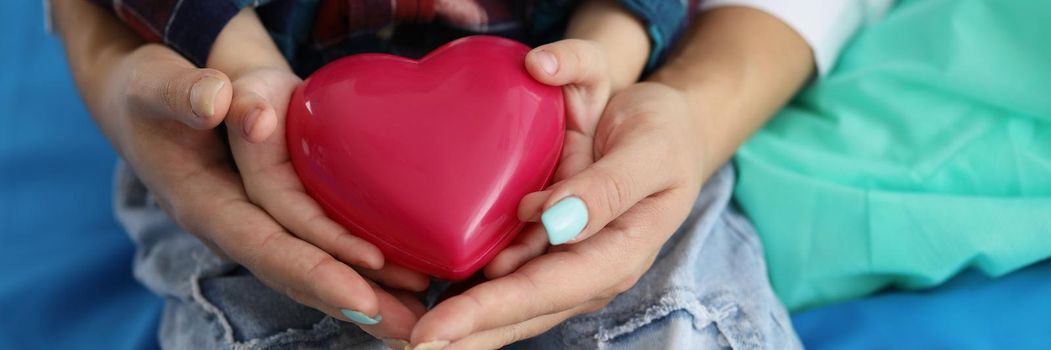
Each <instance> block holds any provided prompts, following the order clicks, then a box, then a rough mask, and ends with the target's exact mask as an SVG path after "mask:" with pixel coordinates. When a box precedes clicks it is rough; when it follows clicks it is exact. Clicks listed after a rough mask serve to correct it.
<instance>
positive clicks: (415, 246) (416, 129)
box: [287, 36, 565, 280]
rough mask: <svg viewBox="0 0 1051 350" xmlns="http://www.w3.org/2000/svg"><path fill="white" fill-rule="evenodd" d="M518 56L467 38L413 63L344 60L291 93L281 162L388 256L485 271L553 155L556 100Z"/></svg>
mask: <svg viewBox="0 0 1051 350" xmlns="http://www.w3.org/2000/svg"><path fill="white" fill-rule="evenodd" d="M528 51H529V48H528V47H526V46H524V45H522V44H520V43H517V42H515V41H511V40H508V39H503V38H497V37H488V36H475V37H469V38H464V39H460V40H457V41H454V42H452V43H449V44H447V45H445V46H442V47H441V48H439V49H437V50H435V51H434V52H431V53H430V54H429V55H427V56H426V57H424V58H423V59H421V60H420V61H418V62H417V61H413V60H410V59H406V58H401V57H396V56H390V55H382V54H361V55H355V56H350V57H346V58H343V59H340V60H337V61H335V62H332V63H330V64H328V65H326V66H325V67H322V68H321V69H319V70H318V71H317V72H315V73H314V74H312V75H311V76H310V77H309V78H308V79H307V80H306V81H305V82H304V83H303V84H302V85H301V86H299V87H298V88H297V89H296V91H295V93H294V94H293V96H292V101H291V103H290V105H289V110H288V121H287V123H288V125H287V137H288V147H289V152H290V154H291V159H292V163H293V164H294V166H295V169H296V172H297V173H298V174H299V178H300V179H301V180H302V181H303V184H304V185H305V186H306V188H307V191H308V192H309V193H310V195H311V196H313V197H314V199H316V200H317V201H318V202H319V203H320V204H321V206H322V207H324V209H325V211H326V212H327V213H328V215H329V216H330V217H331V218H332V219H334V220H336V221H337V222H339V223H340V224H342V225H344V226H345V227H347V228H348V229H349V230H350V231H351V232H352V233H353V234H354V235H357V236H359V237H362V238H364V239H366V240H368V241H369V242H372V243H373V244H375V245H377V246H378V247H379V248H380V249H381V250H382V251H383V253H384V255H385V257H386V259H387V260H388V261H393V262H396V263H399V264H401V265H404V266H407V267H410V268H413V269H416V270H419V271H421V272H424V273H428V274H431V275H434V276H437V277H441V278H446V279H454V280H455V279H463V278H466V277H468V276H470V275H471V274H473V273H474V272H476V271H478V270H479V269H480V268H482V267H483V266H484V265H485V264H486V263H488V262H489V261H490V260H491V259H492V258H493V256H494V255H495V254H496V253H497V252H499V250H500V249H503V247H504V246H506V245H507V243H509V242H510V241H511V239H512V238H514V236H515V235H516V234H517V233H518V231H520V230H521V229H522V226H523V223H522V222H520V221H519V220H518V219H517V215H516V211H517V207H518V203H519V201H520V200H521V199H522V197H523V196H524V195H526V194H527V193H529V192H534V191H538V190H541V189H543V188H544V186H546V185H547V183H548V182H549V181H550V178H551V175H552V173H553V170H554V168H555V165H556V163H557V161H558V158H559V153H560V152H561V149H562V139H563V137H564V133H565V109H564V107H563V100H562V92H561V89H559V88H557V87H551V86H546V85H542V84H540V83H539V82H537V81H536V80H533V78H532V77H530V76H529V74H528V73H527V72H526V70H525V67H524V59H525V55H526V53H527V52H528Z"/></svg>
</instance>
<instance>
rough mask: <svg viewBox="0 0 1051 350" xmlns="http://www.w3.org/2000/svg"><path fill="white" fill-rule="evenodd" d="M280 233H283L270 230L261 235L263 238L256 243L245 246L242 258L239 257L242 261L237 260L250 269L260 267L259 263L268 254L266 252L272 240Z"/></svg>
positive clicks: (272, 242)
mask: <svg viewBox="0 0 1051 350" xmlns="http://www.w3.org/2000/svg"><path fill="white" fill-rule="evenodd" d="M282 234H284V233H283V232H281V231H270V233H267V234H265V235H263V238H262V239H260V240H259V241H258V242H257V243H255V244H251V245H248V246H246V249H245V251H244V254H243V258H242V259H240V260H243V261H239V262H241V263H242V264H243V265H245V267H247V268H249V269H250V270H257V269H261V268H262V266H261V265H262V264H263V262H264V261H265V260H264V259H265V258H266V257H267V256H270V254H266V251H267V249H268V248H269V247H270V246H272V245H273V244H274V241H275V240H277V238H278V237H280V236H281V235H282Z"/></svg>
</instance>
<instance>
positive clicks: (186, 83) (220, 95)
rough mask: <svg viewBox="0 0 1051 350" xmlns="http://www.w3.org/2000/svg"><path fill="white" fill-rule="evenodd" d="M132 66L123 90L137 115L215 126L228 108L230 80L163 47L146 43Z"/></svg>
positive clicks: (216, 71)
mask: <svg viewBox="0 0 1051 350" xmlns="http://www.w3.org/2000/svg"><path fill="white" fill-rule="evenodd" d="M135 54H136V55H143V56H146V57H141V58H142V59H137V60H131V62H135V63H134V64H135V66H134V67H132V71H131V74H130V75H129V81H128V82H127V83H126V85H125V93H126V94H127V96H128V97H130V102H131V103H132V106H133V107H134V108H137V109H139V110H140V111H142V112H143V113H139V114H140V115H148V116H156V117H161V118H166V119H170V120H175V121H178V122H181V123H183V124H186V125H187V126H189V127H191V128H194V129H211V128H214V127H215V126H216V125H219V123H220V122H222V121H223V118H224V117H225V116H226V112H227V110H228V109H229V107H230V98H231V96H232V92H233V89H232V86H231V84H230V79H229V78H228V77H227V76H226V74H223V73H222V72H220V71H218V70H215V69H207V68H203V69H201V68H197V67H194V66H193V65H192V64H190V62H188V61H186V60H185V59H183V58H182V57H180V56H178V54H176V53H174V52H172V51H171V50H170V49H167V48H164V47H160V46H157V47H153V46H147V47H143V48H142V49H139V50H138V51H137V52H136V53H135ZM173 56H174V57H173Z"/></svg>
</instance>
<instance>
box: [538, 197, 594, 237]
mask: <svg viewBox="0 0 1051 350" xmlns="http://www.w3.org/2000/svg"><path fill="white" fill-rule="evenodd" d="M540 222H542V223H543V224H544V229H545V230H547V240H548V241H550V242H551V245H559V244H562V243H566V242H569V241H571V240H573V239H574V238H577V236H578V235H580V232H581V231H583V230H584V226H587V224H588V207H587V205H586V204H584V201H582V200H580V198H577V197H566V198H564V199H562V200H560V201H558V203H555V205H552V206H551V207H550V208H547V210H545V211H544V213H543V214H541V215H540Z"/></svg>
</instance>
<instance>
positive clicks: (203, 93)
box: [190, 76, 226, 118]
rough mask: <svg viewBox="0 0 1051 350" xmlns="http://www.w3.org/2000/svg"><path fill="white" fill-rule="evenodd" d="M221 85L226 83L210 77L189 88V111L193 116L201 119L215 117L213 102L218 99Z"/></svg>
mask: <svg viewBox="0 0 1051 350" xmlns="http://www.w3.org/2000/svg"><path fill="white" fill-rule="evenodd" d="M223 85H226V81H224V80H222V79H219V78H216V77H211V76H207V77H204V78H201V80H198V81H197V82H196V83H194V84H193V87H191V88H190V109H193V114H196V115H197V116H198V117H201V118H208V117H211V116H213V115H215V100H216V99H217V98H219V91H220V90H222V89H223Z"/></svg>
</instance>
